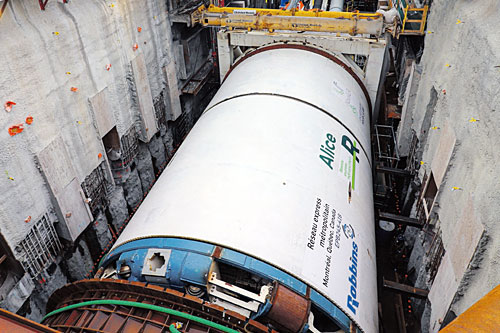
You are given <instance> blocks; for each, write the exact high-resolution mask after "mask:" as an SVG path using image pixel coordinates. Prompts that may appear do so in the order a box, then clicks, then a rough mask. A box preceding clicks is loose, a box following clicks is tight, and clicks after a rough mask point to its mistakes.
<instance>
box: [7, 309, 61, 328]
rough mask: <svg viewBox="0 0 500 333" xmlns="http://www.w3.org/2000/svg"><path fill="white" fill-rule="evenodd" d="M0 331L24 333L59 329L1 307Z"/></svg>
mask: <svg viewBox="0 0 500 333" xmlns="http://www.w3.org/2000/svg"><path fill="white" fill-rule="evenodd" d="M0 331H1V332H23V333H31V332H33V333H58V332H59V331H56V330H53V329H52V328H50V327H48V326H45V325H42V324H38V323H35V322H34V321H31V320H29V319H27V318H24V317H21V316H19V315H17V314H15V313H12V312H9V311H6V310H3V309H0Z"/></svg>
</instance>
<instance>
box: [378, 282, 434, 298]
mask: <svg viewBox="0 0 500 333" xmlns="http://www.w3.org/2000/svg"><path fill="white" fill-rule="evenodd" d="M383 287H384V288H385V289H387V290H390V291H393V292H396V293H401V294H405V295H407V296H410V297H416V298H422V299H425V298H427V295H429V290H425V289H420V288H415V287H412V286H409V285H406V284H402V283H397V282H394V281H389V280H386V279H383Z"/></svg>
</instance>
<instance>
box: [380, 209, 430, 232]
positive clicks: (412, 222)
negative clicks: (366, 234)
mask: <svg viewBox="0 0 500 333" xmlns="http://www.w3.org/2000/svg"><path fill="white" fill-rule="evenodd" d="M378 217H379V219H381V220H384V221H389V222H393V223H396V224H404V225H407V226H410V227H415V228H423V226H424V225H423V224H422V223H420V222H419V220H418V219H415V218H412V217H407V216H402V215H396V214H391V213H385V212H379V213H378Z"/></svg>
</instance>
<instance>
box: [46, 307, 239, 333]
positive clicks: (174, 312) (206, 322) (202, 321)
mask: <svg viewBox="0 0 500 333" xmlns="http://www.w3.org/2000/svg"><path fill="white" fill-rule="evenodd" d="M94 304H110V305H124V306H132V307H136V308H142V309H147V310H153V311H158V312H163V313H167V314H170V315H174V316H178V317H181V318H184V319H188V320H192V321H195V322H197V323H200V324H203V325H206V326H209V327H212V328H215V329H218V330H220V331H223V332H227V333H239V332H238V331H236V330H233V329H231V328H228V327H226V326H222V325H220V324H217V323H214V322H213V321H210V320H207V319H203V318H200V317H197V316H193V315H190V314H187V313H184V312H180V311H177V310H172V309H169V308H164V307H161V306H158V305H153V304H144V303H138V302H130V301H120V300H111V299H99V300H95V301H87V302H81V303H77V304H71V305H68V306H65V307H63V308H60V309H57V310H54V311H52V312H50V313H47V314H46V315H45V317H43V319H42V321H44V320H45V319H47V318H48V317H50V316H53V315H55V314H58V313H60V312H63V311H67V310H71V309H75V308H79V307H83V306H87V305H94ZM172 329H174V330H175V331H173V330H172ZM170 332H172V333H177V332H179V331H178V330H177V329H176V328H175V327H174V326H173V325H171V326H170Z"/></svg>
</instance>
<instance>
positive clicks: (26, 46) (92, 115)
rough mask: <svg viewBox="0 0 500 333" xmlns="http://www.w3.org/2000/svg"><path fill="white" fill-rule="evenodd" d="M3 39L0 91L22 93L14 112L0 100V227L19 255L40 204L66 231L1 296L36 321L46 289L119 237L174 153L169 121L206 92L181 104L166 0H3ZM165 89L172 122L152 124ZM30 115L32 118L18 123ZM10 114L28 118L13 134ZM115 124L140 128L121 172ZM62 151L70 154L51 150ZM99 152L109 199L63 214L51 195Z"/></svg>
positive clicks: (192, 111)
mask: <svg viewBox="0 0 500 333" xmlns="http://www.w3.org/2000/svg"><path fill="white" fill-rule="evenodd" d="M0 41H1V42H2V51H3V55H4V56H3V57H2V60H1V61H0V101H1V104H2V105H3V104H4V103H5V102H7V101H14V102H15V103H17V104H16V105H15V106H14V107H13V108H12V111H11V112H6V111H4V110H3V107H2V109H1V110H0V140H1V142H2V145H0V166H1V173H2V174H3V175H4V176H2V177H0V188H1V189H2V191H0V232H1V233H2V235H3V236H4V237H5V240H6V242H7V243H8V245H9V247H10V248H11V249H12V252H13V253H14V256H15V257H16V259H17V260H19V261H20V262H22V261H24V260H26V253H25V252H23V251H16V249H19V247H18V245H19V243H20V242H21V241H22V240H23V239H25V238H26V236H27V234H28V233H29V231H30V230H31V229H32V228H33V225H34V223H35V222H36V221H37V219H38V218H39V217H41V216H43V215H44V214H46V213H48V214H49V216H50V217H51V219H52V222H56V223H55V225H56V227H57V230H58V232H59V233H60V234H59V236H61V237H63V238H65V239H66V240H63V246H64V249H63V251H62V252H61V253H60V254H61V256H58V257H57V258H55V262H54V264H52V265H51V266H50V267H49V268H48V269H45V270H44V271H43V272H42V273H41V274H40V275H39V276H37V277H36V278H35V279H34V280H33V281H32V280H31V277H29V275H28V274H25V275H24V277H23V279H22V280H21V281H20V282H19V283H18V284H17V285H16V286H15V288H14V289H12V290H11V292H10V293H7V294H6V295H2V297H4V299H3V301H2V303H1V306H2V307H3V308H6V309H8V310H10V311H13V312H18V313H20V314H23V315H26V316H28V317H29V318H31V319H34V320H39V319H40V318H41V316H42V315H43V312H44V302H45V301H46V299H47V297H48V296H49V295H50V290H48V289H47V286H48V285H50V286H51V287H50V288H51V290H52V289H54V288H58V287H60V286H62V285H63V284H65V283H66V282H67V281H74V280H77V279H82V278H85V277H86V276H88V274H89V272H90V271H92V269H93V268H94V267H95V266H94V265H95V262H96V261H97V260H98V259H99V257H100V255H102V251H104V250H105V249H106V247H107V246H108V245H109V244H110V243H111V242H113V240H114V239H115V238H114V237H113V236H114V235H113V234H112V233H113V232H114V231H119V230H120V228H121V227H122V226H123V225H124V224H125V223H126V220H127V219H128V217H129V215H130V213H132V212H133V211H134V208H135V207H136V206H137V205H138V204H139V203H140V202H141V200H142V198H143V197H144V195H145V194H146V193H147V191H148V190H149V188H150V187H151V186H152V184H153V183H154V181H155V179H156V177H157V176H158V173H159V172H161V170H162V168H163V167H164V166H165V164H166V163H167V161H168V159H169V158H171V156H172V154H173V152H174V148H175V147H174V146H173V142H174V140H173V138H172V131H173V127H175V123H174V122H173V121H175V120H176V119H177V118H178V117H179V116H180V115H181V112H183V110H184V112H185V113H187V116H188V117H187V119H188V121H187V124H186V125H185V126H187V127H188V129H189V128H190V127H191V126H192V125H193V123H194V121H195V120H196V118H197V116H199V113H200V110H199V109H201V108H203V103H200V100H201V99H202V98H203V96H205V95H207V94H206V92H205V93H204V94H202V93H200V94H199V96H195V97H186V98H185V99H184V104H185V105H187V106H185V107H184V108H183V110H182V109H181V99H180V97H179V96H180V94H181V93H180V92H179V86H180V84H181V82H178V79H177V78H178V77H179V75H178V73H176V67H178V66H175V65H173V63H174V55H173V46H172V44H173V41H172V32H171V24H170V20H169V17H168V13H167V5H166V2H165V1H145V2H144V1H136V0H129V1H108V0H103V1H101V0H90V1H70V2H69V3H68V4H63V3H62V2H61V1H55V0H49V2H48V5H47V7H46V10H45V11H40V8H39V6H38V2H37V1H9V4H8V6H7V8H6V11H5V12H4V14H3V16H2V17H1V19H0ZM196 60H197V59H196ZM202 64H203V61H200V66H201V65H202ZM109 65H110V67H109ZM196 70H197V68H194V69H193V71H196ZM191 74H193V73H191ZM72 88H76V91H72ZM73 90H75V89H73ZM162 92H163V94H164V99H165V105H166V109H165V120H166V121H167V123H163V124H160V126H159V127H158V126H157V122H156V121H157V119H156V117H155V113H154V112H155V111H154V108H153V101H154V100H158V99H157V97H158V96H160V94H161V93H162ZM208 95H209V94H208ZM28 116H31V117H33V123H32V124H31V125H28V124H26V123H25V120H26V118H27V117H28ZM16 124H24V130H23V131H22V132H21V133H19V134H17V135H15V136H10V135H9V133H8V129H9V127H11V126H12V125H16ZM113 127H116V130H117V133H118V135H119V136H122V135H124V134H125V133H127V132H128V131H129V130H130V129H131V128H136V129H137V132H138V134H139V139H140V140H141V141H140V142H139V148H138V155H137V157H136V158H135V159H134V160H133V161H132V163H130V165H129V168H127V169H126V170H124V171H123V172H121V173H120V175H119V176H118V177H117V175H116V174H111V173H110V168H109V166H108V160H107V155H106V152H105V149H104V144H103V141H102V140H101V139H102V137H103V136H104V135H105V134H106V133H107V131H109V130H110V129H111V128H113ZM54 142H58V143H61V145H59V146H58V145H56V146H58V147H59V148H58V149H59V150H57V149H55V150H54V149H52V150H51V151H50V152H49V153H47V154H45V155H47V156H48V157H47V158H45V161H47V160H48V161H49V162H50V163H49V164H48V165H44V163H43V161H41V160H40V156H42V159H43V156H44V153H43V152H44V151H46V150H45V149H47V147H49V146H50V145H51V144H53V143H54ZM61 147H62V148H61ZM61 151H65V152H66V153H65V154H67V157H68V158H58V156H61V155H60V154H59V153H60V152H61ZM103 161H105V164H104V165H105V171H106V172H107V175H106V176H107V179H108V181H109V191H110V192H109V193H108V195H107V200H108V205H107V208H106V209H104V207H102V209H99V210H98V211H97V212H94V215H95V216H92V214H90V213H89V212H90V210H88V209H87V212H86V211H85V210H83V211H81V213H80V215H75V214H73V215H72V214H68V213H71V212H69V211H68V210H70V209H67V208H68V207H67V206H68V204H66V205H65V204H63V203H62V202H61V199H60V196H59V197H58V194H59V195H63V196H64V198H65V199H67V197H68V196H67V195H66V194H68V193H67V192H64V190H65V189H67V188H68V186H69V185H68V183H69V182H70V181H71V179H73V183H72V184H75V183H76V184H77V187H78V188H79V187H80V184H81V183H82V182H83V181H84V179H85V177H87V176H88V175H89V174H90V173H91V172H92V171H94V170H95V169H96V168H97V167H98V166H99V165H100V164H101V163H102V162H103ZM44 167H45V169H44ZM57 170H59V171H57ZM113 176H114V177H113ZM80 190H81V189H80ZM73 192H75V191H73ZM73 192H72V193H70V194H71V196H72V197H74V198H73V199H72V200H76V201H78V204H79V205H82V207H86V204H85V201H84V199H85V198H83V197H81V196H80V194H79V193H76V192H79V190H78V189H77V191H76V192H75V193H73ZM61 193H62V194H61ZM58 198H59V199H58ZM80 199H81V200H80ZM69 206H71V204H70V205H69ZM73 213H74V212H73ZM82 214H83V215H86V214H88V216H87V217H85V216H83V215H82ZM28 217H31V221H29V222H25V220H26V221H27V218H28ZM82 219H83V220H85V219H88V221H89V222H90V221H91V223H90V224H88V223H89V222H85V225H82V228H81V230H79V229H78V234H76V235H70V234H68V233H67V229H68V228H66V227H65V223H64V222H66V223H72V222H71V221H72V220H77V223H82ZM57 222H58V223H57ZM87 225H89V226H87ZM110 226H112V228H111V229H110ZM83 230H85V231H83ZM82 231H83V232H82ZM47 290H48V291H47Z"/></svg>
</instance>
